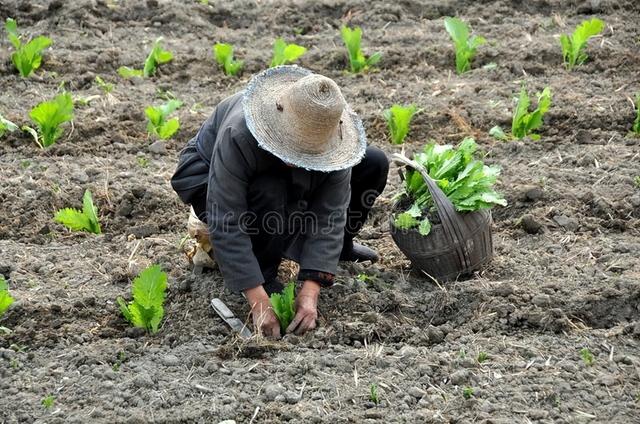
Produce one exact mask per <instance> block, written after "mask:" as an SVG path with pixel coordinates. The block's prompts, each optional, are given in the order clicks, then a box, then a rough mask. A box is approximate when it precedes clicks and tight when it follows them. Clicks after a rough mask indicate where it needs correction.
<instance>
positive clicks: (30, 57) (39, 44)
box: [4, 18, 53, 78]
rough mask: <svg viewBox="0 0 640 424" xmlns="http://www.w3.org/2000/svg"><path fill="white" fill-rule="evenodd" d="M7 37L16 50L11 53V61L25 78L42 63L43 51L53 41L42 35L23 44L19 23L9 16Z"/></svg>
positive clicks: (6, 27) (6, 25) (6, 23)
mask: <svg viewBox="0 0 640 424" xmlns="http://www.w3.org/2000/svg"><path fill="white" fill-rule="evenodd" d="M4 27H5V29H6V31H7V37H8V38H9V41H10V42H11V44H12V45H13V48H14V49H15V51H14V52H13V53H12V54H11V61H12V62H13V64H14V65H15V67H16V69H17V70H18V72H20V75H22V76H23V77H24V78H26V77H28V76H29V75H31V73H32V72H33V71H35V70H36V69H38V68H39V67H40V65H41V64H42V51H43V50H44V49H46V48H47V47H49V46H50V45H51V44H52V43H53V41H51V39H50V38H47V37H44V36H42V35H40V36H38V37H36V38H34V39H33V40H31V41H29V42H28V43H25V44H23V43H22V41H21V40H20V36H19V35H18V24H17V23H16V21H15V20H14V19H11V18H7V20H6V21H5V25H4Z"/></svg>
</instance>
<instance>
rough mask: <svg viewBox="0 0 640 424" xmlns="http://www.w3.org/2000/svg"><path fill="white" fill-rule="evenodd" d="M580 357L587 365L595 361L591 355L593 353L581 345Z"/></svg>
mask: <svg viewBox="0 0 640 424" xmlns="http://www.w3.org/2000/svg"><path fill="white" fill-rule="evenodd" d="M580 357H581V358H582V361H583V362H584V364H585V365H587V366H591V365H593V364H594V362H595V358H594V357H593V354H592V353H591V351H590V350H589V348H586V347H583V348H582V349H580Z"/></svg>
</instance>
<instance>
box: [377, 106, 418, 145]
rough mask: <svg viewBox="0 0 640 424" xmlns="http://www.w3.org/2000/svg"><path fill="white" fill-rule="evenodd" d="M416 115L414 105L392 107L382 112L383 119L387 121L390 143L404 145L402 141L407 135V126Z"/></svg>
mask: <svg viewBox="0 0 640 424" xmlns="http://www.w3.org/2000/svg"><path fill="white" fill-rule="evenodd" d="M416 113H418V108H417V107H416V105H408V106H400V105H393V106H391V108H389V109H387V110H385V111H384V112H383V116H384V119H386V120H387V127H388V128H389V136H390V137H391V143H393V144H402V143H404V139H405V137H406V136H407V134H408V133H409V124H410V123H411V119H412V118H413V116H414V115H415V114H416Z"/></svg>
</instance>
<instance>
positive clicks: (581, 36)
mask: <svg viewBox="0 0 640 424" xmlns="http://www.w3.org/2000/svg"><path fill="white" fill-rule="evenodd" d="M603 29H604V22H602V21H601V20H600V19H598V18H593V19H590V20H587V21H583V22H582V23H581V24H580V25H578V26H577V27H576V29H575V30H574V31H573V34H571V36H569V35H567V34H562V35H561V36H560V45H561V46H562V57H563V59H564V64H565V66H566V67H567V69H569V70H571V69H573V68H574V67H575V66H576V65H582V64H583V63H584V62H585V61H586V60H587V59H588V58H589V56H587V54H586V53H585V52H584V49H585V47H586V46H587V42H588V41H589V39H590V38H591V37H594V36H596V35H598V34H600V33H601V32H602V30H603Z"/></svg>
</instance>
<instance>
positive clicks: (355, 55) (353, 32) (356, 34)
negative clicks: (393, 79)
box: [340, 26, 382, 74]
mask: <svg viewBox="0 0 640 424" xmlns="http://www.w3.org/2000/svg"><path fill="white" fill-rule="evenodd" d="M340 34H341V35H342V41H343V42H344V45H345V46H346V47H347V52H348V53H349V66H350V68H351V72H352V73H354V74H357V73H358V72H362V71H366V70H367V69H369V68H370V67H372V66H373V65H375V64H376V63H378V62H379V61H380V59H381V58H382V54H381V53H380V52H376V53H374V54H372V55H371V56H369V57H366V56H365V55H364V53H362V50H361V49H360V42H361V41H362V28H360V27H355V28H354V29H351V28H349V27H347V26H343V27H342V28H340Z"/></svg>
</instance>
